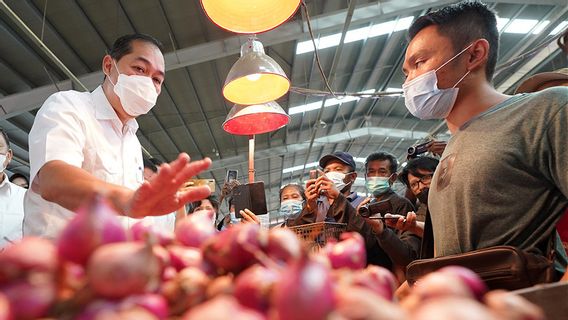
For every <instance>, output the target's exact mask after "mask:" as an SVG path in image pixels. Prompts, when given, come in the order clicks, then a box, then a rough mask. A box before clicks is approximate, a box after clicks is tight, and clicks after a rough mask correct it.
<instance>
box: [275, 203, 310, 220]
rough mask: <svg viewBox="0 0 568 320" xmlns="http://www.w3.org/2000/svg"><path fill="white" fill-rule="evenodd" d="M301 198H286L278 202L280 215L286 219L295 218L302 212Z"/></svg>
mask: <svg viewBox="0 0 568 320" xmlns="http://www.w3.org/2000/svg"><path fill="white" fill-rule="evenodd" d="M303 203H304V202H303V201H302V200H296V199H288V200H284V201H282V202H280V215H281V216H283V217H285V218H286V219H294V218H297V217H298V216H299V215H300V213H301V212H302V207H303Z"/></svg>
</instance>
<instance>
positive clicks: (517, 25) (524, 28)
mask: <svg viewBox="0 0 568 320" xmlns="http://www.w3.org/2000/svg"><path fill="white" fill-rule="evenodd" d="M537 23H538V20H532V19H515V20H513V21H512V22H511V23H509V25H508V26H507V27H506V28H505V30H504V31H503V32H506V33H522V34H526V33H529V31H531V30H532V29H533V28H534V27H535V26H536V25H537Z"/></svg>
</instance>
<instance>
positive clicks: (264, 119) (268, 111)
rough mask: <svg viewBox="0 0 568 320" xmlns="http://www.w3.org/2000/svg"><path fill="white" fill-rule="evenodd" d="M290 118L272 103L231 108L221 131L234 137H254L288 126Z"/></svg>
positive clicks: (278, 106)
mask: <svg viewBox="0 0 568 320" xmlns="http://www.w3.org/2000/svg"><path fill="white" fill-rule="evenodd" d="M289 121H290V116H289V115H287V114H286V112H284V110H283V109H282V107H280V105H279V104H278V103H276V102H274V101H270V102H267V103H264V104H255V105H251V106H244V105H239V104H236V105H234V106H233V108H232V109H231V111H229V114H228V115H227V119H226V120H225V122H223V130H225V131H226V132H228V133H230V134H236V135H255V134H261V133H266V132H271V131H275V130H278V129H280V128H282V127H283V126H285V125H286V124H288V122H289Z"/></svg>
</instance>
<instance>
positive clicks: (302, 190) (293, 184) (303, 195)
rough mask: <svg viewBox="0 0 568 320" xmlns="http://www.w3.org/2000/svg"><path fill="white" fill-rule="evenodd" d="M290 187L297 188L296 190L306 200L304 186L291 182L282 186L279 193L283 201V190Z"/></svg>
mask: <svg viewBox="0 0 568 320" xmlns="http://www.w3.org/2000/svg"><path fill="white" fill-rule="evenodd" d="M288 187H292V188H296V190H298V192H299V193H300V195H301V196H302V200H304V201H306V195H305V194H304V187H302V186H301V185H299V184H297V183H289V184H287V185H285V186H283V187H282V188H280V193H279V194H278V196H279V199H280V200H281V201H282V192H284V189H286V188H288Z"/></svg>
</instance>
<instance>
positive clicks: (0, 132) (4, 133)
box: [0, 128, 10, 150]
mask: <svg viewBox="0 0 568 320" xmlns="http://www.w3.org/2000/svg"><path fill="white" fill-rule="evenodd" d="M0 135H2V137H4V141H6V147H7V148H8V150H10V139H8V134H7V133H6V131H4V129H2V128H0Z"/></svg>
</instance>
